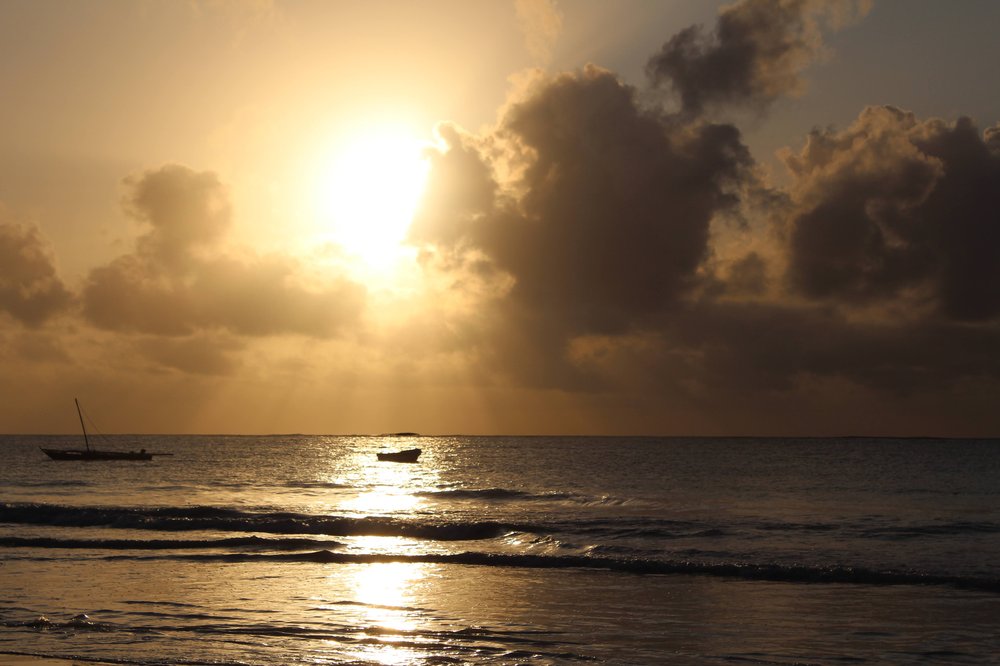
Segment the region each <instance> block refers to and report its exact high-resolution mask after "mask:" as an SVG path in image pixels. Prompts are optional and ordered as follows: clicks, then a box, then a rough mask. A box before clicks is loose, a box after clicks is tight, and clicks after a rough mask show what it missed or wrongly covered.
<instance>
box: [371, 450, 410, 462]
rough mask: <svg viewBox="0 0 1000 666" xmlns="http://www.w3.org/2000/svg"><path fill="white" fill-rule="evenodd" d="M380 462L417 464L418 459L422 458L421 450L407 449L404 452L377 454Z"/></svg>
mask: <svg viewBox="0 0 1000 666" xmlns="http://www.w3.org/2000/svg"><path fill="white" fill-rule="evenodd" d="M375 455H376V456H378V459H379V460H383V461H386V462H408V463H412V462H417V458H419V457H420V449H405V450H403V451H387V452H385V453H376V454H375Z"/></svg>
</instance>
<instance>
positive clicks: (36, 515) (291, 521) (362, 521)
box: [0, 503, 537, 541]
mask: <svg viewBox="0 0 1000 666" xmlns="http://www.w3.org/2000/svg"><path fill="white" fill-rule="evenodd" d="M0 523H12V524H19V525H47V526H53V527H107V528H113V529H139V530H158V531H163V532H178V531H193V530H214V531H223V532H263V533H266V534H326V535H333V536H397V537H409V538H414V539H428V540H434V541H466V540H477V539H493V538H496V537H499V536H503V535H505V534H508V533H510V532H515V531H521V532H529V531H532V530H534V529H537V528H536V527H532V526H525V525H518V524H513V523H501V522H496V521H476V522H419V521H416V520H401V519H396V518H386V517H380V516H366V517H345V516H323V515H315V514H304V513H292V512H266V511H265V512H251V511H241V510H239V509H229V508H223V507H212V506H190V507H145V508H137V507H75V506H65V505H58V504H19V503H0Z"/></svg>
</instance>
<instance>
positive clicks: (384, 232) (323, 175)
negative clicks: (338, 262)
mask: <svg viewBox="0 0 1000 666" xmlns="http://www.w3.org/2000/svg"><path fill="white" fill-rule="evenodd" d="M424 147H425V144H423V143H421V142H420V141H419V140H417V139H415V138H414V136H413V135H412V133H409V132H407V131H406V130H403V129H400V128H392V127H385V128H378V129H373V130H370V131H367V132H365V133H362V134H358V135H355V136H353V137H352V138H351V139H350V140H349V141H347V142H346V143H344V144H342V145H339V146H337V147H336V148H334V149H332V151H331V153H330V156H329V157H328V158H327V161H326V162H325V163H324V164H321V165H320V166H319V167H318V172H317V174H316V178H317V181H316V193H315V196H316V199H317V202H316V208H317V211H318V214H319V216H320V218H321V224H323V225H324V226H326V228H327V229H328V232H329V237H330V238H331V240H333V241H334V242H336V243H337V244H339V245H340V246H341V247H343V248H344V250H345V251H346V252H347V253H348V254H349V255H350V256H352V257H355V258H358V259H360V260H361V261H362V262H364V263H365V264H366V265H367V266H368V267H370V268H376V269H385V268H388V267H389V266H390V265H391V264H392V263H393V262H394V261H396V260H397V259H398V258H399V257H400V256H403V255H405V254H406V251H405V248H403V246H402V241H403V239H404V238H405V236H406V232H407V230H408V229H409V226H410V223H411V222H412V220H413V215H414V213H415V211H416V207H417V204H418V202H419V200H420V196H421V195H422V194H423V190H424V185H425V183H426V181H427V174H428V171H429V168H430V165H429V164H428V162H427V160H426V159H425V158H424V156H423V150H424Z"/></svg>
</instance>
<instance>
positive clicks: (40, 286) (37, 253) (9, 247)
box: [0, 222, 73, 327]
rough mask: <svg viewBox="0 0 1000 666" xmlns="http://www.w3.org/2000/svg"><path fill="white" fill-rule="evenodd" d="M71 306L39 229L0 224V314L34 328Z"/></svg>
mask: <svg viewBox="0 0 1000 666" xmlns="http://www.w3.org/2000/svg"><path fill="white" fill-rule="evenodd" d="M72 302H73V296H72V294H71V293H70V292H69V290H68V289H67V288H66V286H65V285H64V284H63V282H62V280H61V279H60V278H59V275H58V273H57V272H56V267H55V258H54V256H53V253H52V250H51V248H50V247H49V245H48V243H47V242H46V241H45V240H44V239H43V238H42V236H41V234H40V233H39V232H38V229H36V228H35V227H29V226H23V225H19V224H14V223H3V222H0V311H2V312H6V313H7V314H8V315H10V316H12V317H13V318H14V319H16V320H18V321H19V322H21V323H22V324H25V325H27V326H31V327H37V326H40V325H41V324H43V323H45V322H46V321H48V320H49V319H51V318H52V317H54V316H56V315H57V314H59V313H61V312H64V311H66V310H67V308H68V307H69V306H70V305H71V304H72Z"/></svg>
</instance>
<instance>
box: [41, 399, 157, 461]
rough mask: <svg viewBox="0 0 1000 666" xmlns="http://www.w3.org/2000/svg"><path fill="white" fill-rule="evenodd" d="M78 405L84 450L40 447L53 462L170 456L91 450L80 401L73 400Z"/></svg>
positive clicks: (77, 413) (139, 452)
mask: <svg viewBox="0 0 1000 666" xmlns="http://www.w3.org/2000/svg"><path fill="white" fill-rule="evenodd" d="M73 402H75V403H76V415H77V416H79V417H80V427H81V428H83V444H84V446H85V447H86V448H83V449H46V448H43V447H39V448H41V449H42V451H43V452H45V455H47V456H48V457H49V458H52V459H53V460H152V459H153V456H169V455H172V454H170V453H149V452H148V451H146V449H141V450H139V451H99V450H97V449H94V448H91V446H90V438H89V437H87V426H86V425H85V424H84V422H83V412H82V411H81V410H80V401H79V400H77V399H76V398H73Z"/></svg>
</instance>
